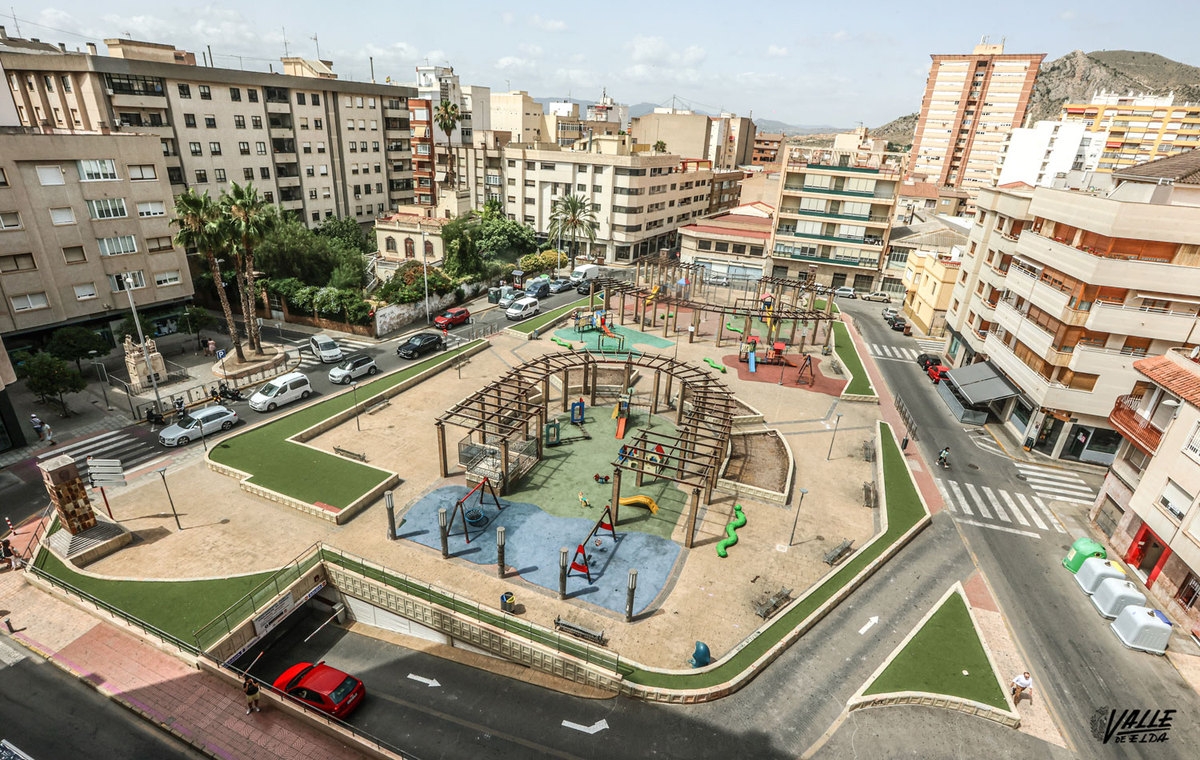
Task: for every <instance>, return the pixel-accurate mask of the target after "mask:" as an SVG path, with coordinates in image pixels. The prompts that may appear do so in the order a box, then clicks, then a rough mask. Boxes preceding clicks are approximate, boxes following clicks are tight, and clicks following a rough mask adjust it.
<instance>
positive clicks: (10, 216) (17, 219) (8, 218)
mask: <svg viewBox="0 0 1200 760" xmlns="http://www.w3.org/2000/svg"><path fill="white" fill-rule="evenodd" d="M19 229H21V215H20V214H18V213H17V212H16V211H0V230H19Z"/></svg>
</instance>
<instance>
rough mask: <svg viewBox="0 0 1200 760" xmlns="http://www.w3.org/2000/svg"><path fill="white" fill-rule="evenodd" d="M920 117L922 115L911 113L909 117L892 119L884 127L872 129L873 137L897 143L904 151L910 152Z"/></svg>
mask: <svg viewBox="0 0 1200 760" xmlns="http://www.w3.org/2000/svg"><path fill="white" fill-rule="evenodd" d="M918 116H920V114H916V113H910V114H908V115H907V116H901V117H900V118H899V119H892V120H891V121H889V122H888V123H887V124H884V125H883V126H882V127H875V128H874V129H872V130H871V137H877V138H879V139H881V140H887V141H888V142H890V143H895V144H896V145H898V146H900V147H901V148H902V149H904V150H908V149H909V148H911V147H912V141H913V132H914V131H916V129H917V117H918Z"/></svg>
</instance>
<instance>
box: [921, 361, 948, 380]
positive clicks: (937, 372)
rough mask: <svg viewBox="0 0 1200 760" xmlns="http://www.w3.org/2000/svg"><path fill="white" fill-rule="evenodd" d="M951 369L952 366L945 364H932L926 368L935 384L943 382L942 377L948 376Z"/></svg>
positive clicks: (926, 372)
mask: <svg viewBox="0 0 1200 760" xmlns="http://www.w3.org/2000/svg"><path fill="white" fill-rule="evenodd" d="M949 371H950V368H949V367H947V366H946V365H945V364H930V365H929V366H928V367H927V368H926V369H925V374H927V375H929V379H930V380H932V381H933V384H934V385H937V384H938V383H939V382H941V380H942V378H944V377H945V376H946V373H947V372H949Z"/></svg>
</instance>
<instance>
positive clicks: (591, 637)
mask: <svg viewBox="0 0 1200 760" xmlns="http://www.w3.org/2000/svg"><path fill="white" fill-rule="evenodd" d="M554 630H556V631H563V632H565V633H569V634H571V635H572V636H574V637H575V638H578V639H583V640H584V641H590V642H592V643H593V644H599V645H600V646H604V645H605V644H606V643H607V642H608V639H606V638H604V631H593V630H592V629H591V628H584V627H583V626H581V625H578V624H576V623H572V622H570V621H568V620H563V619H562V618H560V617H556V618H554Z"/></svg>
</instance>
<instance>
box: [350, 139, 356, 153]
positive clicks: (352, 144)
mask: <svg viewBox="0 0 1200 760" xmlns="http://www.w3.org/2000/svg"><path fill="white" fill-rule="evenodd" d="M349 145H350V152H351V153H357V152H358V143H356V142H354V141H353V140H351V141H350V142H349Z"/></svg>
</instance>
